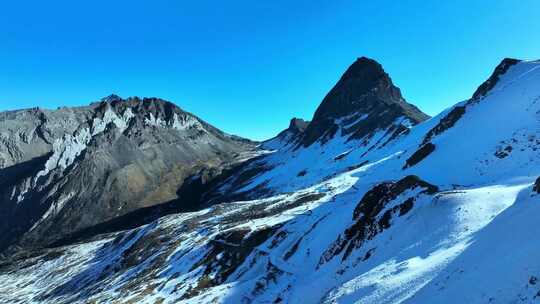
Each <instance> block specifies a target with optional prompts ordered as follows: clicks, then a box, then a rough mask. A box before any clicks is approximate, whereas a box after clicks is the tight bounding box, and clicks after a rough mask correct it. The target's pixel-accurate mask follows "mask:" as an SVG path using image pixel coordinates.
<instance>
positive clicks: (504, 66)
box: [472, 58, 521, 99]
mask: <svg viewBox="0 0 540 304" xmlns="http://www.w3.org/2000/svg"><path fill="white" fill-rule="evenodd" d="M519 62H521V60H519V59H514V58H504V59H503V60H502V61H501V63H499V65H497V67H496V68H495V71H493V74H491V76H490V77H489V78H488V80H486V81H484V83H482V84H481V85H480V86H479V87H478V89H476V91H475V92H474V94H473V97H472V99H480V98H481V97H484V96H485V95H486V94H487V93H488V92H489V91H491V89H493V88H494V87H495V85H496V84H497V82H498V81H499V78H500V77H501V76H502V75H504V74H505V73H506V72H507V71H508V69H509V68H510V67H511V66H513V65H515V64H518V63H519Z"/></svg>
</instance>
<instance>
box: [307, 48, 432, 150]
mask: <svg viewBox="0 0 540 304" xmlns="http://www.w3.org/2000/svg"><path fill="white" fill-rule="evenodd" d="M427 118H429V116H428V115H426V114H424V113H423V112H421V111H420V110H419V109H418V108H416V107H415V106H414V105H411V104H409V103H407V102H406V101H405V99H404V98H403V97H402V96H401V92H400V90H399V88H397V87H396V86H394V84H393V83H392V80H391V79H390V77H389V76H388V74H387V73H386V72H385V71H384V69H383V68H382V66H381V65H380V64H379V63H378V62H376V61H375V60H372V59H369V58H366V57H361V58H358V59H357V60H356V61H355V62H354V63H353V64H352V65H351V66H350V67H349V68H348V69H347V71H346V72H345V74H343V76H342V77H341V79H340V80H339V81H338V82H337V84H336V85H335V86H334V87H333V88H332V90H331V91H330V92H329V93H328V94H327V95H326V97H325V98H324V99H323V101H322V103H321V105H320V106H319V107H318V108H317V110H316V112H315V115H314V116H313V120H312V122H311V123H310V124H309V126H308V127H307V129H306V131H305V132H304V136H303V139H302V143H303V145H304V146H309V145H311V144H312V143H314V142H316V141H318V140H321V141H322V142H324V141H325V140H327V139H328V138H331V137H332V136H333V135H334V134H335V133H336V132H337V131H338V130H340V129H341V130H342V133H343V134H348V135H350V136H351V137H352V138H357V139H360V138H363V137H364V136H368V135H370V134H371V133H373V132H374V131H377V130H380V129H386V128H388V127H389V126H392V125H395V127H394V128H395V129H396V130H398V129H401V128H400V127H399V126H400V125H403V126H405V127H407V126H411V125H415V124H417V123H419V122H422V121H424V120H426V119H427Z"/></svg>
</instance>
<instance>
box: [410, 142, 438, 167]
mask: <svg viewBox="0 0 540 304" xmlns="http://www.w3.org/2000/svg"><path fill="white" fill-rule="evenodd" d="M433 151H435V145H434V144H433V143H430V142H428V143H427V144H424V145H422V146H421V147H420V148H419V149H418V150H416V151H415V152H414V153H413V154H412V155H411V156H410V157H409V158H408V159H407V160H406V161H405V165H404V166H403V169H407V168H409V167H412V166H414V165H416V164H418V163H419V162H421V161H422V160H423V159H424V158H426V157H427V156H428V155H430V154H431V153H432V152H433Z"/></svg>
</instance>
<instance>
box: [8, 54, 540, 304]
mask: <svg viewBox="0 0 540 304" xmlns="http://www.w3.org/2000/svg"><path fill="white" fill-rule="evenodd" d="M449 89H451V88H449ZM471 93H472V96H471V98H470V99H468V100H465V101H461V102H459V103H457V104H455V105H454V106H452V107H450V108H448V109H446V110H444V111H443V112H442V113H440V114H439V115H437V116H435V117H432V118H431V117H429V116H428V115H426V114H425V113H423V112H422V111H420V110H419V109H418V108H417V107H416V106H414V105H412V104H411V103H408V102H407V101H406V100H405V99H404V98H403V96H402V95H401V92H400V89H399V88H397V87H396V86H395V85H394V84H393V83H392V80H391V78H390V76H389V75H388V74H387V73H386V72H385V71H384V69H383V67H382V66H381V64H379V63H378V62H376V61H375V60H372V59H369V58H365V57H361V58H359V59H357V60H356V61H355V62H354V63H353V64H352V65H351V66H350V67H349V68H348V69H347V71H346V72H345V73H344V74H343V76H342V77H341V78H340V79H339V81H338V82H337V83H336V85H335V86H334V87H333V88H332V89H331V90H330V92H329V93H328V94H327V95H326V97H324V99H323V100H322V102H321V104H320V106H319V107H318V108H317V110H316V111H315V114H314V117H313V119H312V120H311V121H304V120H301V119H297V118H294V119H292V120H291V123H290V126H289V127H288V128H287V129H286V130H284V131H282V132H281V133H279V134H278V135H277V136H276V137H274V138H272V139H269V140H267V141H264V142H260V143H259V142H253V141H250V140H247V139H243V138H240V137H237V136H232V135H229V134H226V133H224V132H222V131H220V130H219V129H217V128H215V127H213V126H211V125H209V124H208V123H206V122H204V121H203V120H201V119H200V118H198V117H196V116H194V115H193V114H190V113H187V112H185V111H183V110H182V109H180V108H179V107H177V106H176V105H174V104H172V103H170V102H167V101H164V100H161V99H158V98H144V99H140V98H136V97H133V98H128V99H122V98H120V97H118V96H114V95H111V96H109V97H106V98H103V99H102V100H100V101H98V102H96V103H92V104H91V105H89V106H87V107H78V108H61V109H58V110H54V111H53V110H43V109H38V108H36V109H28V110H19V111H10V112H3V113H0V185H1V187H0V256H1V258H0V282H2V283H3V284H0V302H2V303H139V302H141V303H533V302H535V301H537V300H538V299H540V282H539V281H538V278H540V266H538V262H537V258H536V254H537V252H538V250H539V249H540V242H538V241H536V236H537V235H538V234H539V233H540V228H538V227H539V226H538V225H537V224H536V222H537V218H538V216H537V215H540V195H539V194H538V193H539V192H540V179H538V177H539V176H540V62H538V61H520V60H516V59H504V60H503V61H502V62H501V63H500V64H499V65H498V66H497V67H496V68H495V70H494V72H493V74H492V75H491V77H489V79H488V80H486V82H484V83H483V84H481V85H480V86H479V88H478V90H477V91H476V92H471ZM239 119H241V118H239ZM253 127H254V128H256V127H257V126H253Z"/></svg>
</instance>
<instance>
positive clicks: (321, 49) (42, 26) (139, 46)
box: [0, 0, 540, 139]
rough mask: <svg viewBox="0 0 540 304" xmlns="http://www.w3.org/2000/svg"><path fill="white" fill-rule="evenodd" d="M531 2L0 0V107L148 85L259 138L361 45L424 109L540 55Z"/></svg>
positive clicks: (307, 112) (538, 23)
mask: <svg viewBox="0 0 540 304" xmlns="http://www.w3.org/2000/svg"><path fill="white" fill-rule="evenodd" d="M195 3H196V4H195ZM539 13H540V1H537V0H523V1H514V0H512V1H510V0H507V1H487V0H486V1H476V0H473V1H471V0H467V1H425V0H422V1H375V0H373V1H282V0H279V1H247V0H246V1H227V2H223V1H205V0H201V1H179V0H176V1H163V0H153V1H136V0H135V1H133V0H132V1H110V0H109V1H101V0H98V1H6V2H5V3H2V4H1V8H0V110H6V109H15V108H23V107H34V106H40V107H47V108H55V107H57V106H61V105H66V106H70V105H83V104H88V103H89V102H91V101H95V100H98V99H99V98H101V97H104V96H106V95H109V94H111V93H116V94H118V95H120V96H123V97H128V96H157V97H162V98H165V99H168V100H171V101H173V102H175V103H176V104H178V105H180V106H181V107H182V108H184V109H185V110H188V111H190V112H193V113H195V114H197V115H198V116H200V117H201V118H203V119H205V120H207V121H208V122H210V123H212V124H214V125H215V126H217V127H219V128H221V129H223V130H225V131H227V132H230V133H235V134H239V135H242V136H246V137H249V138H254V139H264V138H268V137H271V136H273V135H274V134H276V133H277V132H278V131H280V130H281V129H283V128H285V127H286V126H287V124H288V122H289V119H290V118H291V117H293V116H296V117H302V118H305V119H310V118H311V117H312V115H313V112H314V111H315V109H316V107H317V105H318V104H319V103H320V101H321V100H322V98H323V97H324V95H325V94H326V92H327V91H328V90H329V89H330V88H331V87H332V85H333V84H334V83H335V82H336V81H337V79H338V78H339V76H340V75H341V73H342V72H344V70H345V69H346V68H347V66H348V65H349V64H350V63H352V62H353V61H354V60H355V58H356V57H359V56H368V57H371V58H374V59H376V60H378V61H379V62H381V63H382V64H383V66H384V67H385V69H386V71H387V72H388V73H389V74H390V75H391V77H392V78H393V80H394V82H395V83H396V84H397V85H398V86H399V87H400V88H401V89H402V92H403V94H404V96H405V98H406V99H407V100H408V101H409V102H412V103H414V104H416V105H418V106H419V107H420V108H421V109H422V110H424V111H425V112H427V113H428V114H431V115H434V114H437V113H438V112H440V111H441V110H442V109H444V108H446V107H448V106H450V105H452V104H454V103H456V102H458V101H460V100H463V99H465V98H468V97H469V96H471V95H472V93H473V91H474V89H475V88H476V87H477V86H478V85H479V84H480V83H481V82H482V81H483V80H484V79H485V78H487V77H488V76H489V74H490V73H491V71H492V70H493V68H494V67H495V65H496V64H497V63H498V62H499V61H500V60H501V59H502V58H503V57H517V58H522V59H539V58H540V18H539Z"/></svg>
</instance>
